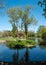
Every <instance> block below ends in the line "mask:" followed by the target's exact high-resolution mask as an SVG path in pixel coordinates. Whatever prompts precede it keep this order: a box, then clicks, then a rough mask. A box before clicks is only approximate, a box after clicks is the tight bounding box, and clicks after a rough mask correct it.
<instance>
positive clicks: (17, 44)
mask: <svg viewBox="0 0 46 65" xmlns="http://www.w3.org/2000/svg"><path fill="white" fill-rule="evenodd" d="M28 44H31V45H35V44H36V42H35V41H34V40H20V39H18V40H17V41H12V42H7V46H9V47H11V48H21V47H25V46H26V45H28Z"/></svg>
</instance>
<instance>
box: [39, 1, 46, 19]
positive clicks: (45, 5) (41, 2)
mask: <svg viewBox="0 0 46 65" xmlns="http://www.w3.org/2000/svg"><path fill="white" fill-rule="evenodd" d="M39 4H40V6H41V7H43V11H44V13H43V15H44V16H45V18H46V0H43V1H39V2H38V5H39ZM43 5H44V6H43Z"/></svg>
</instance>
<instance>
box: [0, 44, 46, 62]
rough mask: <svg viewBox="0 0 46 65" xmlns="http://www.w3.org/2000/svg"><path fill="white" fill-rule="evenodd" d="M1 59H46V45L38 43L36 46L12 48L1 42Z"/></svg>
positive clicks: (4, 60)
mask: <svg viewBox="0 0 46 65" xmlns="http://www.w3.org/2000/svg"><path fill="white" fill-rule="evenodd" d="M0 61H2V62H15V61H18V62H20V61H46V46H45V47H44V46H39V45H37V46H36V47H34V48H23V49H10V48H8V47H6V46H5V45H3V44H0Z"/></svg>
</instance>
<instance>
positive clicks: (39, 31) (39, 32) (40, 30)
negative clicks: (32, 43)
mask: <svg viewBox="0 0 46 65" xmlns="http://www.w3.org/2000/svg"><path fill="white" fill-rule="evenodd" d="M44 28H45V26H44V25H40V26H39V28H38V31H37V36H39V37H41V36H42V33H43V31H42V30H43V29H44Z"/></svg>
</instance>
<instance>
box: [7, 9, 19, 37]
mask: <svg viewBox="0 0 46 65" xmlns="http://www.w3.org/2000/svg"><path fill="white" fill-rule="evenodd" d="M7 14H8V17H9V18H10V21H9V22H10V23H11V25H12V32H13V36H14V37H15V33H16V31H17V30H18V28H17V27H18V25H17V22H18V18H19V16H18V13H17V9H16V8H11V9H9V10H8V12H7Z"/></svg>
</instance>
